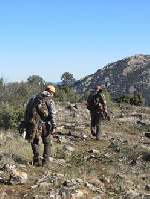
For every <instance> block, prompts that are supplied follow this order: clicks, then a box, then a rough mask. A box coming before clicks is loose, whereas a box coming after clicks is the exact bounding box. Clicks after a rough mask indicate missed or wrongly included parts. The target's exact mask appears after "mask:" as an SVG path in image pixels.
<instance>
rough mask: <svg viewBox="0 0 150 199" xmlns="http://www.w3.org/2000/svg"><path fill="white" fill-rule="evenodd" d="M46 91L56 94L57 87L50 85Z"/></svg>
mask: <svg viewBox="0 0 150 199" xmlns="http://www.w3.org/2000/svg"><path fill="white" fill-rule="evenodd" d="M46 89H48V90H49V91H51V92H53V93H55V87H54V86H52V85H48V86H46Z"/></svg>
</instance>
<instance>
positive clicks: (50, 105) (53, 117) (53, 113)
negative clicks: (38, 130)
mask: <svg viewBox="0 0 150 199" xmlns="http://www.w3.org/2000/svg"><path fill="white" fill-rule="evenodd" d="M48 110H49V115H50V122H51V125H52V129H51V133H52V134H53V133H55V131H56V107H55V103H54V101H53V100H51V101H49V103H48Z"/></svg>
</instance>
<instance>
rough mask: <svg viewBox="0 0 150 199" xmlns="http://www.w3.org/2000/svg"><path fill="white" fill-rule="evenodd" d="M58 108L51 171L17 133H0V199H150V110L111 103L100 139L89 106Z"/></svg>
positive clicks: (62, 105) (58, 106)
mask: <svg viewBox="0 0 150 199" xmlns="http://www.w3.org/2000/svg"><path fill="white" fill-rule="evenodd" d="M56 105H57V124H58V129H57V133H56V134H55V135H54V136H53V138H52V151H53V155H52V157H51V167H50V168H43V167H35V166H33V165H32V163H31V162H32V150H31V146H30V144H29V143H28V142H27V141H26V140H24V139H23V138H22V137H21V136H19V134H18V133H17V132H2V131H1V132H0V198H1V199H16V198H17V199H22V198H25V199H33V198H35V199H49V198H52V199H77V198H83V199H110V198H113V199H118V198H132V199H134V198H138V199H148V198H150V184H149V182H150V181H149V179H150V172H149V171H150V145H149V144H150V142H149V137H150V123H149V121H150V108H149V107H142V108H141V107H135V106H126V105H122V106H118V105H116V104H109V112H110V116H111V120H110V121H109V122H108V121H103V127H102V129H103V139H102V140H99V141H97V140H95V137H93V136H91V135H90V115H89V111H88V110H87V109H86V107H85V104H77V107H78V109H73V108H72V109H69V108H68V107H69V106H68V105H67V104H64V103H62V104H56ZM42 150H43V145H42V144H41V155H42ZM41 160H42V159H41Z"/></svg>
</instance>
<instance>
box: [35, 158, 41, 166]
mask: <svg viewBox="0 0 150 199" xmlns="http://www.w3.org/2000/svg"><path fill="white" fill-rule="evenodd" d="M33 165H34V166H36V167H40V166H41V164H40V161H39V158H33Z"/></svg>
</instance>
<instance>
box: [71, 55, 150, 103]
mask: <svg viewBox="0 0 150 199" xmlns="http://www.w3.org/2000/svg"><path fill="white" fill-rule="evenodd" d="M98 84H99V85H103V86H105V87H106V88H107V90H108V91H109V93H110V94H111V97H112V98H117V97H120V96H122V95H123V94H127V93H128V94H134V93H135V92H140V93H142V95H143V97H144V98H145V99H146V105H148V106H150V55H135V56H131V57H127V58H124V59H122V60H119V61H116V62H113V63H109V64H108V65H106V66H105V67H104V68H102V69H99V70H97V71H96V72H95V73H94V74H91V75H88V76H86V77H84V78H82V79H81V80H78V81H77V82H76V83H75V85H74V89H75V90H76V91H77V92H78V93H80V94H84V93H85V92H88V91H89V90H90V89H91V88H93V87H95V85H98Z"/></svg>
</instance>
